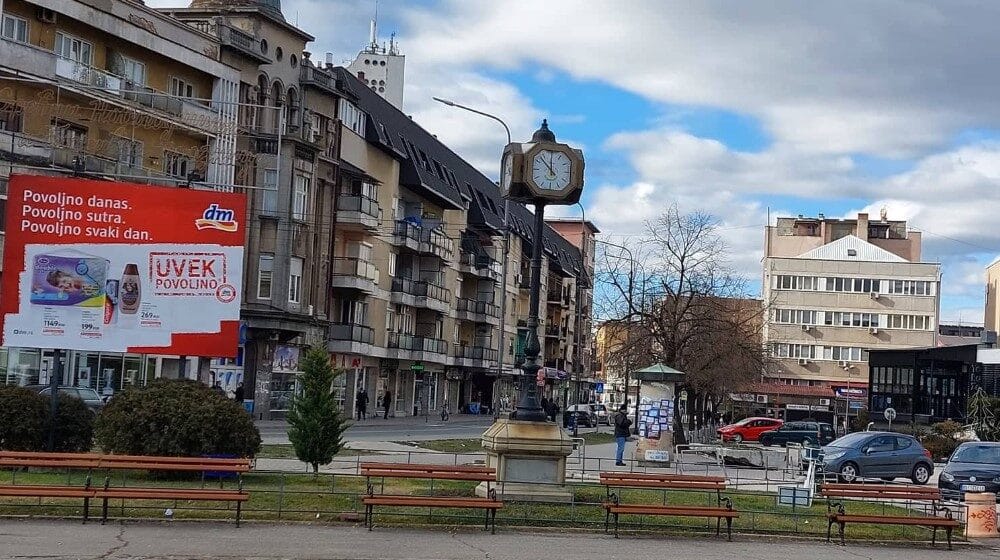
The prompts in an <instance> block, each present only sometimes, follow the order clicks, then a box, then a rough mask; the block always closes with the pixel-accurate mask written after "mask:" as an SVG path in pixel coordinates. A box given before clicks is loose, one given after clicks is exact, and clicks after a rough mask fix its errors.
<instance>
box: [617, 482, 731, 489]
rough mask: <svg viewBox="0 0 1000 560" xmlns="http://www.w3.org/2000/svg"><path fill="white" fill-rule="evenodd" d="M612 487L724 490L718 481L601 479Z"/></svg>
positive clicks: (723, 485)
mask: <svg viewBox="0 0 1000 560" xmlns="http://www.w3.org/2000/svg"><path fill="white" fill-rule="evenodd" d="M601 483H602V484H604V485H605V486H611V487H614V488H662V489H664V490H685V489H687V490H725V489H726V485H725V484H722V483H718V482H672V481H665V482H660V481H656V480H631V481H617V480H615V481H603V480H602V481H601Z"/></svg>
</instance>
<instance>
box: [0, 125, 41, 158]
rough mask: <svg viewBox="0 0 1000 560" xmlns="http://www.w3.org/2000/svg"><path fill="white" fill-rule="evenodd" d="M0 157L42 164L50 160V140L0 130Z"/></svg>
mask: <svg viewBox="0 0 1000 560" xmlns="http://www.w3.org/2000/svg"><path fill="white" fill-rule="evenodd" d="M0 159H3V160H5V161H16V162H20V163H29V164H31V165H38V166H44V165H48V164H49V162H50V161H51V160H52V141H51V140H46V139H42V138H36V137H34V136H29V135H27V134H23V133H20V132H8V131H5V130H0Z"/></svg>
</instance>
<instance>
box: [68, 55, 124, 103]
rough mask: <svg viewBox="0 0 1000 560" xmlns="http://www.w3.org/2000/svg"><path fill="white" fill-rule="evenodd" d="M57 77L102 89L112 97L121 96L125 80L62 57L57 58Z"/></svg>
mask: <svg viewBox="0 0 1000 560" xmlns="http://www.w3.org/2000/svg"><path fill="white" fill-rule="evenodd" d="M56 76H58V77H60V78H65V79H67V80H72V81H74V82H77V83H80V84H83V85H85V86H93V87H96V88H101V89H103V90H104V91H105V92H106V93H110V94H112V95H121V93H122V84H123V83H124V80H122V79H121V78H119V77H118V76H115V75H114V74H109V73H107V72H104V71H101V70H98V69H97V68H94V67H93V66H88V65H86V64H83V63H81V62H77V61H75V60H70V59H68V58H62V57H57V58H56Z"/></svg>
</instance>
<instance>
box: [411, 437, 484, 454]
mask: <svg viewBox="0 0 1000 560" xmlns="http://www.w3.org/2000/svg"><path fill="white" fill-rule="evenodd" d="M396 443H400V444H402V445H416V446H417V447H419V448H421V449H430V450H431V451H441V452H443V453H481V452H482V451H483V443H482V440H481V439H479V438H467V439H438V440H434V441H413V442H407V441H398V442H396Z"/></svg>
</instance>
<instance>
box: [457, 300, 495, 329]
mask: <svg viewBox="0 0 1000 560" xmlns="http://www.w3.org/2000/svg"><path fill="white" fill-rule="evenodd" d="M455 304H456V305H455V316H456V317H458V318H459V319H462V320H463V321H472V322H474V323H486V324H489V325H494V326H496V325H499V324H500V308H499V307H497V306H496V305H494V304H492V303H490V302H487V301H480V300H475V299H468V298H458V299H457V300H456V301H455Z"/></svg>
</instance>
